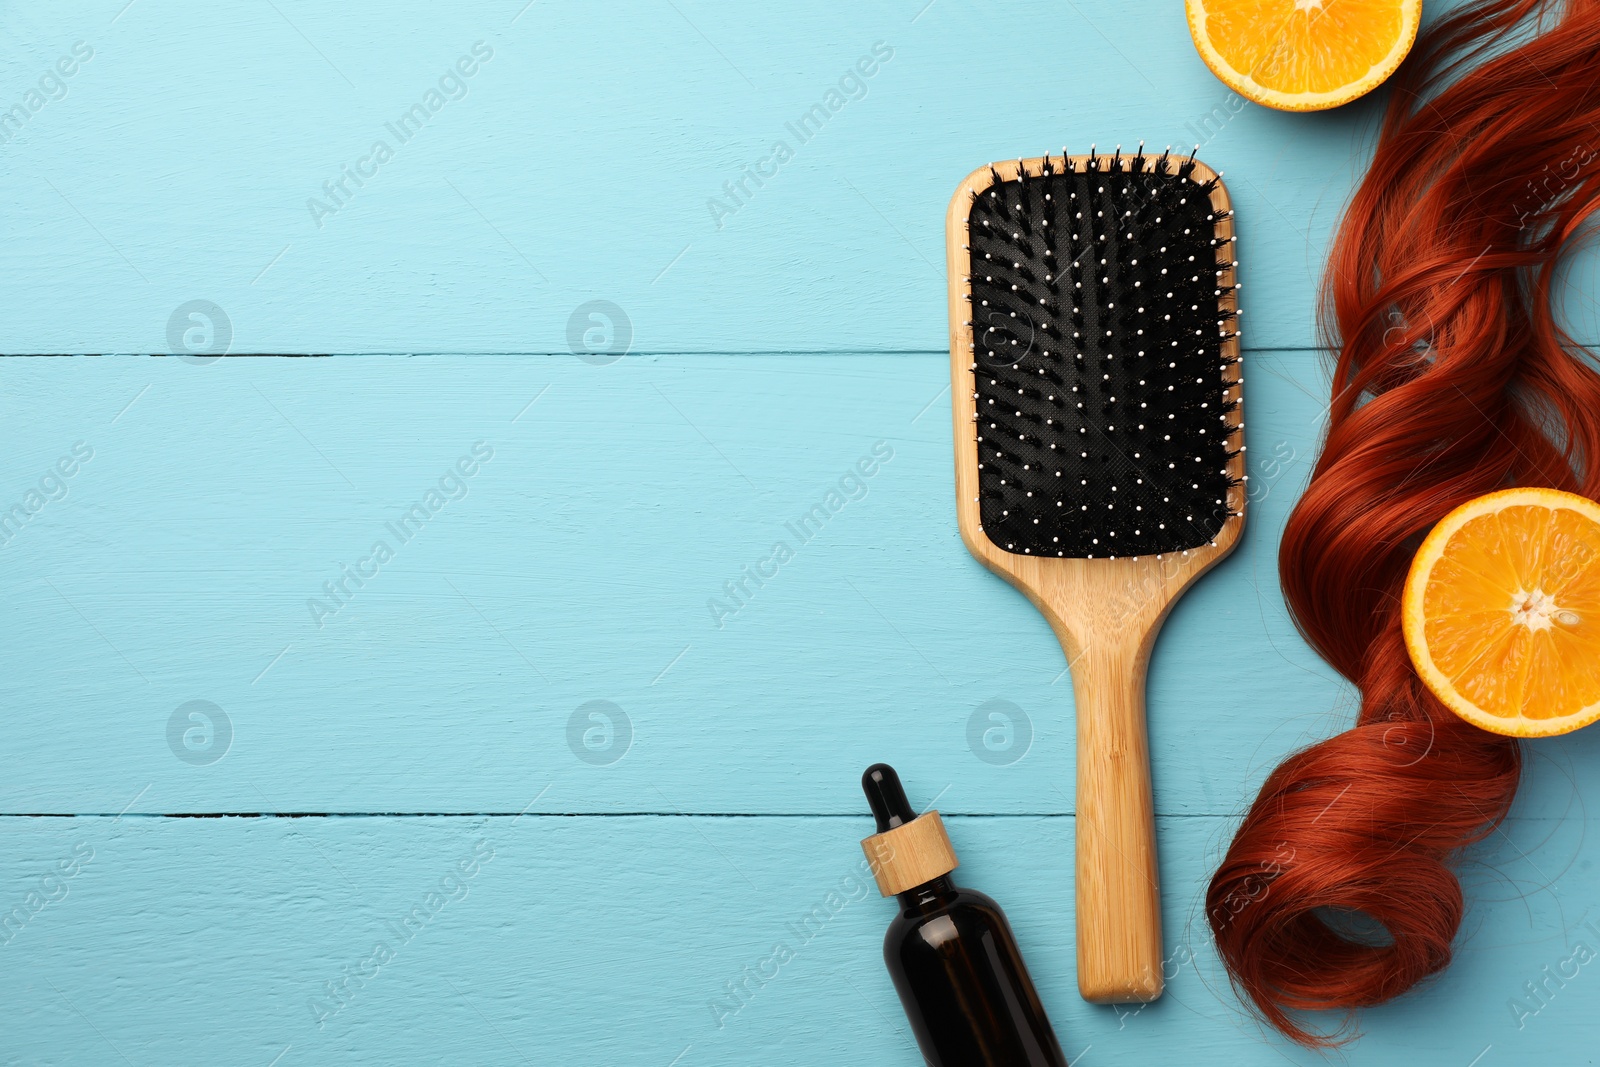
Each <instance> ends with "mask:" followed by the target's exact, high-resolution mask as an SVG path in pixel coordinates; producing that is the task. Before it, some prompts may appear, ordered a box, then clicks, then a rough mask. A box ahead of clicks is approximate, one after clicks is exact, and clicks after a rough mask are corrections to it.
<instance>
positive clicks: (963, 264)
mask: <svg viewBox="0 0 1600 1067" xmlns="http://www.w3.org/2000/svg"><path fill="white" fill-rule="evenodd" d="M1043 163H1044V161H1043V160H1042V159H1031V160H1017V161H1014V162H1010V161H1007V162H999V163H995V164H992V165H988V166H985V167H982V168H980V169H978V170H976V171H974V172H973V173H971V174H969V175H968V176H967V177H966V179H965V180H964V181H962V182H961V184H960V185H958V186H957V187H956V191H955V194H954V195H953V196H952V197H951V198H950V207H949V211H948V214H947V216H946V219H945V235H946V236H945V255H946V273H947V276H948V277H949V279H950V282H949V309H948V312H949V315H948V318H949V323H950V390H951V396H952V397H953V398H954V402H953V403H952V404H951V424H952V429H951V433H952V436H953V438H954V455H955V489H956V492H955V509H956V515H957V520H958V525H959V527H960V530H961V540H962V542H963V543H964V544H965V545H966V546H967V551H969V552H971V553H972V555H973V556H974V557H975V558H976V559H977V560H978V561H979V562H981V563H982V564H983V565H984V566H985V567H987V568H988V569H989V570H991V571H993V572H994V573H995V574H998V575H999V576H1000V577H1002V578H1004V579H1005V580H1006V581H1008V582H1010V583H1011V584H1012V585H1014V586H1016V587H1017V589H1018V590H1020V591H1021V592H1022V594H1023V595H1024V596H1026V597H1027V598H1028V599H1029V600H1030V601H1032V603H1033V604H1034V606H1035V607H1037V608H1038V609H1039V610H1040V612H1041V613H1043V615H1044V617H1045V619H1046V621H1048V622H1049V623H1050V628H1051V629H1052V630H1054V631H1055V633H1056V636H1057V637H1058V638H1060V640H1061V648H1062V651H1063V653H1065V655H1066V657H1067V663H1068V665H1069V666H1068V669H1069V670H1070V671H1071V673H1072V688H1073V693H1074V695H1075V709H1074V711H1075V713H1074V720H1075V722H1076V724H1077V735H1078V745H1077V753H1076V754H1077V764H1078V776H1077V805H1076V808H1075V809H1074V811H1075V814H1076V815H1077V817H1078V818H1077V823H1078V834H1079V837H1078V869H1077V872H1076V879H1075V884H1076V888H1077V894H1078V914H1079V915H1080V916H1082V920H1081V921H1082V923H1083V926H1082V927H1081V928H1080V929H1079V931H1078V989H1079V991H1080V992H1081V993H1082V994H1083V997H1084V999H1085V1000H1090V1001H1094V1002H1096V1003H1123V1002H1129V1001H1149V1000H1154V999H1155V998H1157V997H1159V996H1160V995H1161V988H1162V977H1161V959H1162V950H1161V888H1160V872H1159V869H1158V867H1157V864H1156V840H1155V801H1154V798H1153V797H1152V790H1151V784H1150V742H1149V736H1148V730H1147V728H1146V723H1145V680H1146V675H1147V673H1148V665H1149V662H1150V652H1151V649H1152V647H1153V646H1154V644H1155V640H1156V635H1157V634H1158V633H1159V632H1160V630H1161V624H1162V623H1163V622H1165V621H1166V618H1167V615H1168V613H1169V612H1171V610H1172V608H1173V605H1174V604H1176V603H1177V601H1178V598H1179V597H1181V596H1182V595H1183V594H1184V592H1186V591H1187V590H1188V588H1189V587H1190V586H1191V585H1192V584H1193V583H1194V582H1195V581H1196V580H1197V579H1198V578H1199V577H1200V576H1201V575H1203V574H1205V573H1206V572H1207V571H1208V570H1210V569H1211V568H1212V567H1214V566H1216V564H1217V563H1219V562H1221V560H1223V559H1224V558H1225V557H1226V556H1227V555H1228V554H1229V553H1230V552H1232V551H1233V549H1234V547H1235V546H1236V545H1237V544H1238V542H1239V536H1240V533H1241V532H1242V531H1243V528H1244V516H1245V506H1246V497H1247V494H1248V488H1249V486H1248V469H1247V466H1246V459H1245V450H1244V448H1243V447H1242V446H1243V445H1244V440H1243V436H1244V422H1243V418H1244V414H1243V404H1242V398H1243V373H1242V369H1241V367H1240V365H1239V363H1238V358H1239V341H1238V339H1237V337H1233V336H1230V337H1228V338H1227V339H1226V340H1224V341H1223V342H1222V344H1221V355H1222V358H1223V359H1224V360H1227V361H1230V363H1229V368H1228V369H1227V370H1226V371H1225V381H1226V383H1227V384H1226V385H1225V386H1224V387H1223V389H1222V390H1221V392H1222V395H1223V396H1224V397H1225V398H1226V399H1228V400H1229V401H1232V402H1233V403H1234V407H1233V409H1232V412H1231V414H1230V416H1229V420H1228V422H1227V426H1228V433H1227V438H1228V440H1227V446H1228V448H1230V449H1233V450H1235V451H1236V453H1237V454H1236V455H1234V456H1233V458H1232V459H1231V460H1229V462H1228V476H1229V477H1230V478H1231V479H1232V480H1233V481H1234V482H1235V483H1236V484H1235V485H1234V486H1233V487H1232V488H1230V489H1229V490H1228V510H1229V512H1230V515H1231V517H1230V518H1228V519H1227V521H1226V522H1224V523H1223V525H1222V528H1221V529H1220V530H1219V531H1217V535H1216V537H1215V538H1214V539H1213V540H1212V541H1211V542H1210V543H1209V544H1202V545H1200V546H1198V547H1196V548H1193V549H1185V550H1183V551H1181V552H1170V553H1164V554H1160V555H1155V556H1148V555H1147V556H1130V557H1123V558H1121V559H1118V558H1116V557H1112V558H1110V559H1105V558H1102V559H1070V558H1050V557H1043V556H1030V555H1022V554H1018V553H1015V552H1009V551H1006V550H1005V549H1004V548H1003V547H1001V546H1000V545H998V544H996V543H995V542H994V541H993V540H991V539H990V537H989V535H988V534H987V533H985V531H984V529H983V519H982V515H981V509H980V506H979V498H980V491H979V490H980V486H979V473H978V472H979V468H980V466H981V464H980V463H979V457H978V441H979V440H981V438H980V437H978V436H976V435H975V434H974V431H973V427H974V425H975V424H976V422H977V420H978V410H977V409H978V400H977V397H978V392H977V384H978V383H977V382H976V380H975V368H976V367H977V363H975V362H974V360H975V358H976V355H975V349H976V345H975V343H974V341H975V338H974V334H973V324H972V320H973V314H972V312H973V308H974V304H973V294H972V286H971V283H970V280H969V279H970V277H971V275H972V274H973V266H972V252H971V250H970V248H969V246H968V243H967V241H968V237H969V235H970V227H969V222H968V219H969V214H970V212H971V210H972V205H973V203H974V201H975V200H976V198H977V197H978V196H979V195H980V194H981V193H983V192H984V191H985V190H987V189H989V188H990V186H991V185H993V184H994V183H995V182H996V181H997V180H998V181H1013V180H1016V178H1017V177H1018V176H1019V173H1020V174H1032V175H1038V174H1040V173H1041V172H1042V165H1043ZM1189 163H1190V168H1191V172H1192V174H1193V178H1194V181H1196V182H1208V181H1213V180H1215V179H1216V178H1217V175H1216V172H1215V171H1213V170H1211V169H1210V168H1209V167H1206V166H1204V165H1203V164H1198V163H1195V162H1194V161H1193V160H1190V161H1189ZM1141 165H1142V167H1143V169H1145V170H1148V171H1152V172H1156V171H1158V170H1159V171H1161V172H1163V173H1172V174H1176V173H1178V164H1177V163H1176V162H1173V163H1172V164H1171V165H1170V166H1166V165H1165V164H1164V162H1163V161H1160V160H1157V159H1150V160H1148V161H1146V162H1144V163H1143V164H1141ZM1059 166H1061V167H1062V168H1063V169H1065V170H1068V171H1075V172H1078V173H1083V172H1085V171H1086V170H1087V169H1088V168H1089V167H1090V166H1092V163H1091V162H1090V161H1089V160H1088V159H1087V157H1083V156H1068V157H1066V158H1065V159H1064V160H1063V161H1062V162H1061V163H1060V164H1059ZM990 195H993V194H992V193H991V194H990ZM1211 206H1212V209H1213V210H1214V211H1215V213H1216V215H1217V219H1218V221H1217V223H1216V231H1215V236H1216V237H1217V238H1218V239H1221V240H1225V241H1229V242H1231V241H1232V240H1233V238H1234V236H1235V234H1234V224H1233V218H1232V216H1231V214H1230V212H1231V209H1232V204H1231V202H1230V201H1229V198H1228V190H1227V188H1226V187H1225V186H1224V185H1222V184H1221V183H1220V182H1218V184H1217V185H1216V186H1215V188H1213V189H1212V191H1211ZM1185 232H1187V231H1185ZM1217 257H1218V258H1217V265H1218V266H1220V267H1222V268H1223V269H1224V270H1225V273H1224V274H1222V275H1220V276H1219V277H1218V279H1217V284H1218V286H1228V287H1230V288H1229V291H1228V292H1227V293H1224V294H1222V296H1221V297H1220V298H1219V300H1218V308H1217V310H1218V313H1219V318H1220V317H1221V315H1222V314H1223V313H1232V312H1236V311H1237V310H1238V308H1237V304H1236V302H1235V298H1234V294H1233V291H1232V289H1231V286H1232V285H1233V283H1234V282H1235V281H1236V280H1237V278H1236V276H1235V272H1234V269H1233V268H1232V267H1231V266H1230V264H1231V263H1232V262H1234V260H1233V249H1232V246H1231V244H1229V245H1225V246H1223V247H1222V248H1220V249H1218V251H1217ZM1191 258H1193V257H1191ZM1102 262H1103V261H1102ZM1135 262H1137V260H1135ZM1163 273H1165V271H1163ZM1013 288H1015V286H1013ZM1168 295H1171V294H1168ZM1109 332H1110V331H1109V330H1108V331H1107V333H1109ZM1073 336H1074V337H1076V336H1077V335H1076V334H1074V335H1073ZM1141 355H1142V353H1141ZM1080 358H1081V357H1080ZM1107 358H1109V357H1107ZM1041 373H1043V372H1042V371H1041ZM1141 384H1142V383H1141ZM1169 388H1170V387H1169ZM1074 391H1076V387H1074ZM1079 406H1080V407H1081V406H1082V405H1081V404H1080V405H1079ZM1051 447H1052V448H1054V447H1055V446H1054V445H1051ZM1135 455H1137V453H1135ZM1030 495H1031V494H1030ZM1218 503H1221V500H1220V499H1219V501H1218ZM1034 521H1035V522H1037V521H1038V519H1037V518H1036V519H1035V520H1034Z"/></svg>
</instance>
